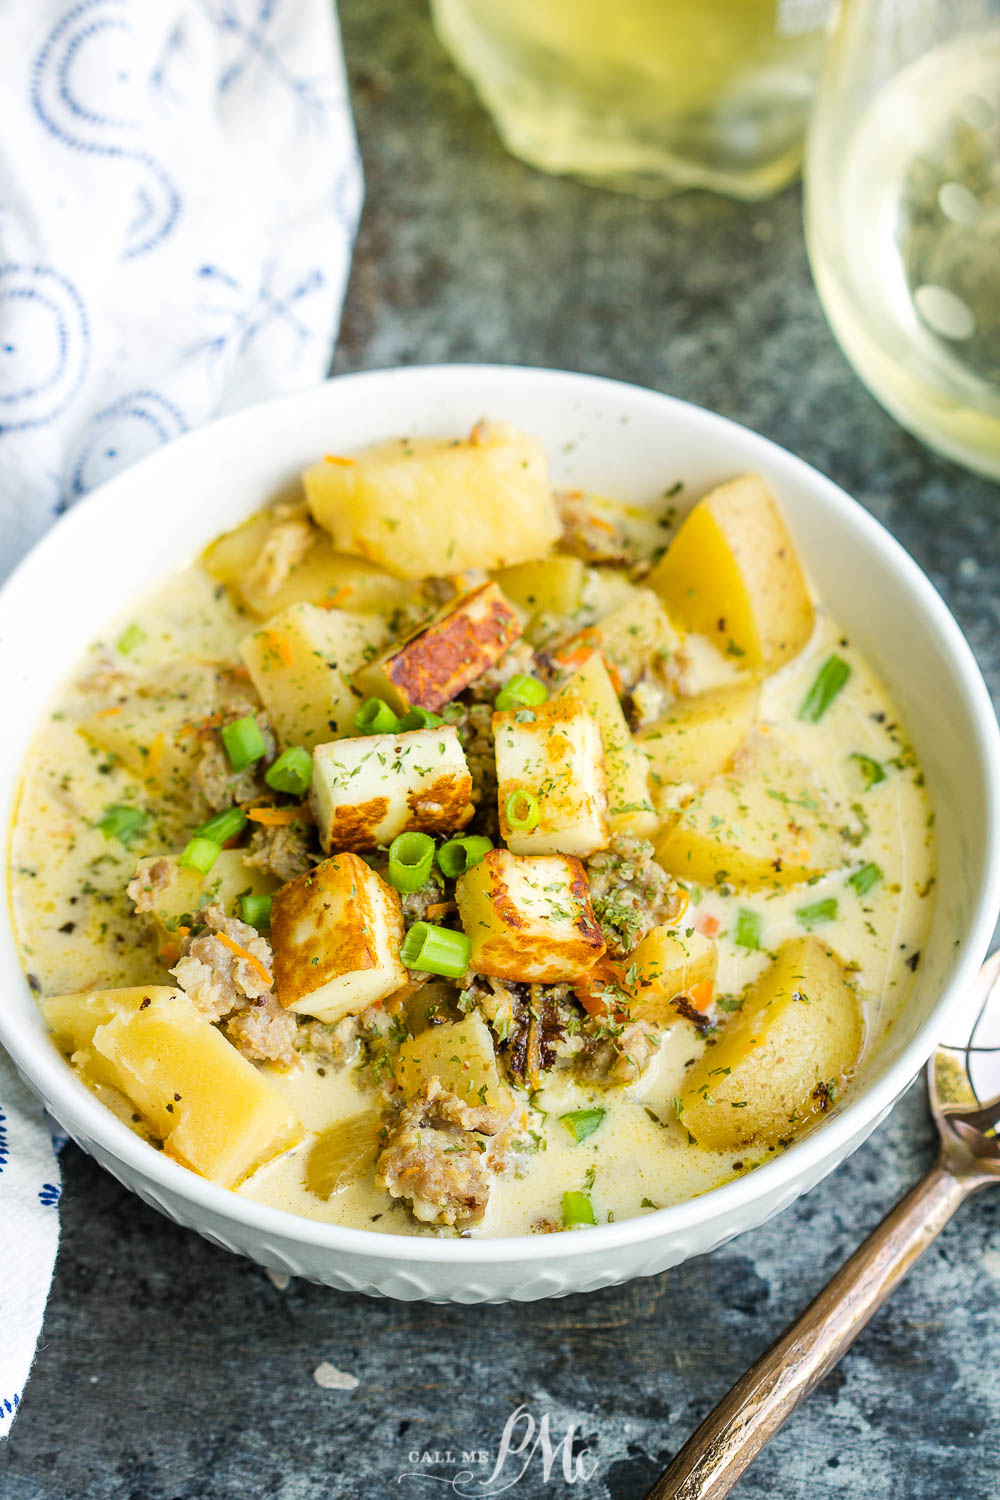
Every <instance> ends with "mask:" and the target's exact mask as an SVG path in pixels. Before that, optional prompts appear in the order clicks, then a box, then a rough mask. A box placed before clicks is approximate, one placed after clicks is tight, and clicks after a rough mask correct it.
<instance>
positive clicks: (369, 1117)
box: [306, 1109, 379, 1198]
mask: <svg viewBox="0 0 1000 1500" xmlns="http://www.w3.org/2000/svg"><path fill="white" fill-rule="evenodd" d="M378 1129H379V1117H378V1114H377V1113H376V1111H375V1110H373V1109H369V1110H365V1111H363V1113H361V1114H359V1115H351V1117H350V1118H349V1119H347V1120H338V1121H337V1123H336V1124H335V1125H330V1126H328V1128H327V1129H326V1130H324V1131H323V1132H322V1133H321V1134H320V1135H318V1136H317V1137H316V1139H315V1140H314V1141H313V1143H312V1146H311V1147H310V1150H309V1155H308V1156H307V1157H306V1187H307V1188H308V1189H309V1191H310V1193H315V1194H316V1196H317V1198H331V1197H333V1195H334V1193H341V1192H343V1190H344V1188H347V1187H350V1186H351V1184H352V1183H353V1182H357V1181H358V1179H359V1178H360V1177H364V1176H365V1175H366V1174H367V1173H368V1172H370V1171H371V1169H372V1168H373V1167H374V1165H375V1158H376V1156H378V1153H379V1139H378Z"/></svg>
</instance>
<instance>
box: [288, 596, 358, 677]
mask: <svg viewBox="0 0 1000 1500" xmlns="http://www.w3.org/2000/svg"><path fill="white" fill-rule="evenodd" d="M353 593H354V589H353V588H352V587H351V585H350V584H349V583H345V584H344V586H343V588H340V589H338V590H337V592H336V593H335V594H334V596H333V598H332V599H321V600H320V601H319V607H320V609H339V608H340V607H341V605H342V604H346V603H347V601H348V599H349V598H350V597H351V595H352V594H353ZM286 645H287V642H286ZM285 665H286V666H289V665H290V663H289V662H286V663H285Z"/></svg>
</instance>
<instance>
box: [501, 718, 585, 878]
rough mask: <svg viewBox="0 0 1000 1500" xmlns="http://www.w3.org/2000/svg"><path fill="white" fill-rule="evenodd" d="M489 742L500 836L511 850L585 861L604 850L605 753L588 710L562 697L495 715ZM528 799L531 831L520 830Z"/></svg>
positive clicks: (518, 852)
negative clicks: (520, 814)
mask: <svg viewBox="0 0 1000 1500" xmlns="http://www.w3.org/2000/svg"><path fill="white" fill-rule="evenodd" d="M493 738H494V746H495V751H496V766H497V798H498V801H499V806H500V836H501V838H502V839H503V840H504V842H505V843H506V844H507V847H508V848H509V849H511V850H512V851H513V852H514V853H515V854H575V855H576V856H577V858H578V859H586V858H587V856H588V855H591V854H594V853H595V852H596V851H597V850H598V849H603V848H605V847H606V845H607V843H608V837H609V834H608V820H607V808H608V797H607V790H606V778H605V771H604V750H603V747H602V744H601V731H600V727H599V726H598V724H597V721H596V719H595V718H594V716H593V715H592V714H591V713H590V711H589V709H588V708H587V706H586V704H584V703H581V702H580V700H579V698H573V697H569V698H561V697H560V698H551V699H550V700H549V701H548V702H547V703H540V704H539V705H538V706H537V707H536V708H532V709H516V710H515V709H512V710H511V711H510V712H507V713H495V714H494V715H493ZM528 798H533V799H534V806H535V810H536V813H537V816H536V818H535V821H534V823H533V824H532V825H531V826H530V827H518V825H517V817H516V814H517V813H518V808H519V805H523V806H524V807H527V806H529V804H528V801H527V799H528ZM511 813H514V814H515V818H514V821H513V822H512V821H511ZM523 821H525V822H526V821H527V819H523Z"/></svg>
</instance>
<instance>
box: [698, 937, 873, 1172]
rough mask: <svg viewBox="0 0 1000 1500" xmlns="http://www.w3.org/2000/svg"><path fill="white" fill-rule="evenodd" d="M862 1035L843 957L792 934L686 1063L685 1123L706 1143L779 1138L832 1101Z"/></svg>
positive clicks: (724, 1146)
mask: <svg viewBox="0 0 1000 1500" xmlns="http://www.w3.org/2000/svg"><path fill="white" fill-rule="evenodd" d="M863 1035H864V1026H863V1020H862V1014H861V1006H860V1004H859V1002H858V997H857V995H856V994H855V992H854V990H853V989H852V988H851V985H850V984H849V982H848V980H847V976H846V974H845V971H844V966H843V964H842V963H841V961H840V959H839V958H838V957H837V955H836V954H835V953H834V952H833V951H832V950H831V949H830V948H828V947H827V946H826V945H825V944H824V943H821V942H820V941H819V939H818V938H815V937H801V938H792V939H791V940H790V941H789V942H787V943H782V945H781V947H780V948H779V949H778V952H777V956H776V957H775V960H774V963H773V964H772V965H771V967H770V968H769V969H765V971H764V973H763V974H762V975H761V976H760V978H759V979H758V980H757V981H756V982H755V983H754V984H753V985H751V987H750V990H749V991H748V993H747V996H746V998H745V1000H744V1002H743V1008H742V1009H741V1010H740V1011H739V1013H738V1014H736V1015H735V1016H733V1018H732V1019H731V1020H730V1021H728V1022H727V1024H726V1027H725V1030H724V1031H723V1032H722V1033H721V1035H720V1036H719V1039H718V1041H717V1042H716V1043H715V1044H714V1046H709V1047H707V1048H706V1049H705V1052H704V1054H703V1056H702V1057H701V1058H699V1060H698V1061H697V1062H696V1063H695V1064H694V1066H693V1067H692V1068H691V1070H690V1072H689V1073H688V1075H687V1077H686V1079H685V1080H684V1086H683V1089H682V1091H681V1094H680V1101H681V1116H680V1118H681V1123H682V1124H683V1125H686V1126H687V1128H688V1130H689V1131H690V1132H691V1134H692V1135H693V1136H694V1138H695V1140H696V1141H697V1142H698V1144H699V1145H701V1146H705V1147H707V1148H708V1149H709V1150H712V1151H728V1150H731V1149H734V1148H736V1147H738V1146H742V1145H745V1144H748V1143H750V1142H753V1143H754V1144H757V1143H760V1144H761V1145H777V1144H778V1143H779V1142H781V1141H784V1140H786V1139H787V1138H788V1137H789V1136H792V1135H794V1134H795V1133H796V1132H797V1131H799V1130H801V1129H802V1128H803V1126H805V1125H807V1124H809V1123H810V1122H811V1121H812V1120H815V1119H816V1118H817V1117H818V1116H819V1115H821V1114H823V1113H824V1111H825V1110H827V1109H828V1108H829V1106H830V1104H831V1102H832V1101H833V1099H834V1098H835V1097H836V1096H837V1094H838V1093H839V1092H840V1090H841V1089H842V1088H843V1086H844V1083H845V1082H846V1080H847V1079H848V1078H849V1077H850V1076H851V1074H852V1072H853V1071H854V1069H855V1067H856V1066H857V1062H858V1058H859V1056H860V1053H861V1044H862V1040H863Z"/></svg>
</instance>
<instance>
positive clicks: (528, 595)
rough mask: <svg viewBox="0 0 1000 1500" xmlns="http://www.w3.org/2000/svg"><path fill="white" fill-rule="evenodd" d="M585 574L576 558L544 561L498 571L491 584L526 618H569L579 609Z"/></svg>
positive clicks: (550, 558)
mask: <svg viewBox="0 0 1000 1500" xmlns="http://www.w3.org/2000/svg"><path fill="white" fill-rule="evenodd" d="M585 571H586V570H585V568H584V565H583V563H582V562H581V561H580V559H579V558H578V557H560V556H556V557H546V558H542V559H541V560H539V561H538V562H526V563H518V564H517V565H516V566H515V567H513V568H501V569H500V570H499V572H497V573H496V574H495V575H494V582H495V583H498V584H499V585H500V587H501V589H502V590H503V592H504V594H505V595H506V597H507V598H508V599H511V600H513V602H514V603H515V604H516V605H517V606H518V608H519V609H523V610H524V611H525V613H526V614H528V615H540V614H551V615H572V614H575V613H576V611H577V610H578V609H579V608H580V602H581V599H582V597H583V580H584V573H585Z"/></svg>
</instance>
